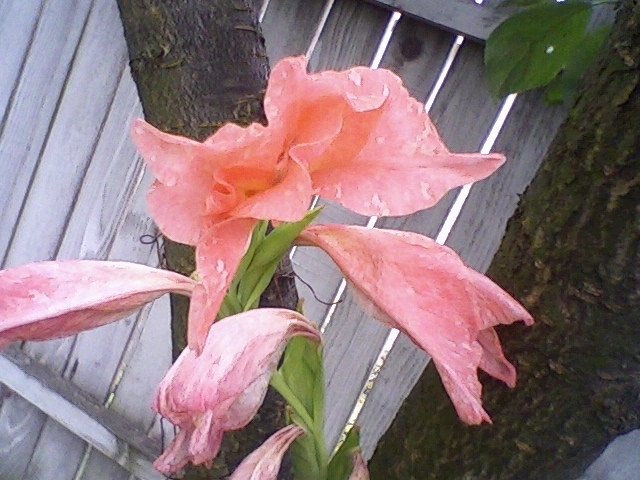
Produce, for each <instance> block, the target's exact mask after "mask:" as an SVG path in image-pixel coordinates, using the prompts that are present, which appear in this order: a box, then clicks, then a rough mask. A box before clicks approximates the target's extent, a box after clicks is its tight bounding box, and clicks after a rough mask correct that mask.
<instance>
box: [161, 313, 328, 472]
mask: <svg viewBox="0 0 640 480" xmlns="http://www.w3.org/2000/svg"><path fill="white" fill-rule="evenodd" d="M296 335H303V336H306V337H309V338H312V339H315V340H316V341H320V333H319V332H318V330H317V329H316V327H315V326H314V325H313V324H312V323H310V322H309V321H307V320H306V319H305V318H304V317H303V316H302V315H300V314H299V313H297V312H294V311H292V310H285V309H277V308H274V309H271V308H260V309H256V310H250V311H248V312H244V313H240V314H238V315H234V316H231V317H226V318H223V319H222V320H219V321H217V322H216V323H214V324H213V325H212V326H211V329H210V330H209V334H208V336H207V338H206V342H205V345H204V348H203V350H202V353H201V354H200V355H198V354H197V353H196V352H195V351H194V350H192V349H191V348H189V347H187V348H186V349H185V350H184V351H183V352H182V354H181V355H180V357H178V359H177V360H176V362H175V363H174V364H173V366H172V367H171V369H170V370H169V372H168V373H167V375H166V376H165V378H164V379H163V380H162V382H161V383H160V385H159V387H158V390H157V392H156V396H155V399H154V402H153V408H154V410H156V411H157V412H158V413H160V414H161V415H162V416H163V417H165V418H167V419H169V420H170V421H171V422H172V423H173V424H175V425H177V426H179V427H180V432H179V433H178V435H177V436H176V437H175V438H174V440H173V442H172V443H171V445H169V447H168V448H167V450H166V451H165V452H164V453H163V455H162V456H161V457H160V458H158V459H157V460H156V461H155V463H154V466H155V467H156V468H157V469H158V470H159V471H160V472H162V473H164V474H166V475H169V474H171V473H172V472H175V471H177V470H179V469H180V468H182V467H183V466H184V465H186V464H187V462H189V461H191V462H193V463H194V464H201V463H205V464H208V465H210V464H211V460H212V459H213V458H214V457H215V456H216V455H217V453H218V450H219V449H220V442H221V441H222V435H223V433H224V432H225V431H226V430H237V429H239V428H242V427H244V426H245V425H246V424H247V423H249V422H250V421H251V419H252V418H253V416H254V415H255V414H256V412H257V411H258V408H259V407H260V404H261V403H262V401H263V399H264V395H265V393H266V391H267V386H268V384H269V379H270V378H271V375H272V373H273V371H274V370H275V368H276V366H277V364H278V361H279V359H280V356H281V355H282V352H283V350H284V348H285V346H286V343H287V341H288V340H289V339H290V338H291V337H293V336H296Z"/></svg>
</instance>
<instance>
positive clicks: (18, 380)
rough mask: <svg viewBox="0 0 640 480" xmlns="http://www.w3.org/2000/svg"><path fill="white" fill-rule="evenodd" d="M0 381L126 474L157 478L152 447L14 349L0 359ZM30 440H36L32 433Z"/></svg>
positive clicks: (155, 450) (155, 449)
mask: <svg viewBox="0 0 640 480" xmlns="http://www.w3.org/2000/svg"><path fill="white" fill-rule="evenodd" d="M0 382H1V383H3V384H5V385H6V386H7V387H9V388H10V389H11V390H13V391H15V392H16V393H18V394H19V395H20V396H21V397H23V398H24V399H25V400H27V401H28V402H30V403H31V404H33V405H35V406H36V407H38V408H39V409H40V410H42V411H43V412H44V413H46V414H47V415H49V416H50V417H51V418H53V419H55V420H56V421H57V422H59V423H60V424H61V425H63V426H64V427H65V428H67V429H69V430H70V431H72V432H74V433H75V434H76V435H78V436H79V437H80V438H82V439H83V440H85V441H86V442H88V443H89V444H90V445H93V446H94V447H96V448H97V449H98V450H100V451H101V452H102V453H104V454H105V455H106V456H108V457H109V458H111V459H112V460H114V461H115V462H117V463H118V464H119V465H122V466H123V467H125V468H126V469H127V470H129V471H130V472H132V473H135V474H136V475H137V476H140V477H141V478H162V477H161V476H159V474H158V473H157V472H156V471H155V470H154V469H153V467H152V466H151V463H150V459H153V458H154V457H155V456H156V455H157V454H158V452H159V451H160V446H159V445H158V444H157V443H155V442H154V441H153V440H151V439H149V438H148V437H147V436H146V435H145V433H144V432H140V431H138V430H136V429H135V428H134V427H133V426H132V425H131V424H129V423H127V422H123V421H122V419H121V418H120V417H119V416H118V415H116V414H114V413H113V412H111V411H109V410H107V409H105V408H103V407H102V406H100V405H99V404H96V403H95V402H94V401H92V400H91V399H90V398H89V397H87V395H86V394H85V393H84V392H83V391H82V390H80V389H79V388H78V387H77V386H75V385H73V384H72V383H70V382H69V381H67V380H65V379H63V378H60V377H57V376H55V375H53V374H52V373H51V372H50V371H49V370H47V369H46V367H44V366H42V365H39V364H38V363H37V362H33V361H32V360H31V359H30V358H29V357H27V356H26V355H24V354H23V353H21V352H20V351H19V350H17V349H15V348H13V349H7V350H6V351H5V352H4V354H3V355H0ZM21 410H22V415H24V409H21ZM17 411H18V412H20V410H17ZM29 438H33V441H34V442H35V439H37V435H34V436H33V437H29ZM30 449H33V446H31V447H30Z"/></svg>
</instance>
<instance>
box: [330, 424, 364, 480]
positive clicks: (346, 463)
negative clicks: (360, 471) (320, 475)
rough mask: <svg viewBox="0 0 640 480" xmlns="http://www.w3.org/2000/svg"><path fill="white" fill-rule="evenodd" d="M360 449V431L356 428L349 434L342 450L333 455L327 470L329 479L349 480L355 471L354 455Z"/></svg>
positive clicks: (339, 449) (341, 446) (341, 447)
mask: <svg viewBox="0 0 640 480" xmlns="http://www.w3.org/2000/svg"><path fill="white" fill-rule="evenodd" d="M358 448H360V429H359V428H358V427H357V426H356V427H353V428H352V429H351V430H349V432H348V433H347V436H346V437H345V439H344V442H342V445H340V448H338V450H337V451H336V453H334V454H333V457H331V461H330V462H329V468H328V469H327V478H330V479H331V480H347V479H348V478H349V476H350V475H351V471H352V470H353V458H352V456H351V455H352V453H353V451H354V450H356V449H358Z"/></svg>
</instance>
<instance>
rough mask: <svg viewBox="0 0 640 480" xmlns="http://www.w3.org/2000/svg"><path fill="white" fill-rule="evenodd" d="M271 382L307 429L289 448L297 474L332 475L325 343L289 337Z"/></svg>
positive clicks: (305, 478) (309, 477) (314, 479)
mask: <svg viewBox="0 0 640 480" xmlns="http://www.w3.org/2000/svg"><path fill="white" fill-rule="evenodd" d="M271 385H272V386H273V387H274V388H275V389H276V390H277V391H278V392H280V394H281V395H282V396H283V398H284V399H285V400H286V401H287V402H288V403H289V406H290V415H291V418H292V420H293V421H294V422H296V423H298V424H299V425H302V426H303V427H304V428H305V429H306V430H307V435H306V436H304V437H302V438H299V439H298V440H296V442H294V443H293V445H292V447H291V450H290V453H291V460H292V464H293V469H294V473H295V478H296V479H301V480H327V478H331V477H327V476H326V469H327V462H328V455H327V448H326V442H325V439H324V371H323V364H322V346H321V345H317V344H316V343H314V342H313V341H311V340H310V339H308V338H305V337H294V338H292V339H291V340H289V343H288V344H287V348H286V350H285V352H284V356H283V358H282V364H281V366H280V369H279V370H278V371H277V372H276V373H275V374H274V375H273V377H272V378H271Z"/></svg>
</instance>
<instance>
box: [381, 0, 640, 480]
mask: <svg viewBox="0 0 640 480" xmlns="http://www.w3.org/2000/svg"><path fill="white" fill-rule="evenodd" d="M639 125H640V3H639V2H638V1H637V0H635V1H630V0H626V1H625V2H624V7H623V9H622V10H621V12H620V14H619V16H618V19H617V21H616V25H615V27H614V30H613V33H612V36H611V38H610V40H609V42H608V44H607V47H606V48H605V50H603V52H602V56H601V60H600V61H599V62H598V63H597V65H596V66H595V67H594V68H593V69H592V70H591V72H590V73H589V75H588V76H587V77H586V78H585V83H584V84H583V88H582V93H581V95H580V96H579V97H578V99H577V101H576V104H575V105H574V107H573V108H572V110H571V112H570V114H569V116H568V118H567V120H566V122H565V124H564V125H563V127H562V128H561V129H560V131H559V133H558V135H557V137H556V139H555V140H554V142H553V144H552V146H551V147H550V150H549V152H548V154H547V156H546V159H545V161H544V162H543V165H542V167H541V169H540V171H539V172H538V174H537V176H536V178H535V179H534V181H533V183H532V184H531V185H530V187H529V188H528V189H527V191H526V192H525V194H524V196H523V198H522V201H521V204H520V206H519V208H518V211H517V212H516V214H515V216H514V218H512V220H511V221H510V223H509V225H508V228H507V233H506V236H505V238H504V239H503V243H502V245H501V248H500V250H499V252H498V254H497V255H496V257H495V259H494V262H493V264H492V266H491V268H490V269H489V276H491V277H492V278H493V279H495V280H496V282H497V283H498V284H501V285H503V286H506V287H508V289H509V290H511V292H512V293H513V294H514V295H515V297H516V298H520V299H521V300H522V301H523V303H524V304H525V306H526V307H527V308H528V309H529V310H530V311H531V313H532V314H533V316H534V317H535V318H536V320H537V323H536V324H535V326H533V327H531V328H526V327H523V326H522V325H514V326H509V327H506V328H501V329H500V330H499V334H500V337H501V338H502V341H503V345H504V347H505V351H506V354H507V357H508V358H510V359H512V360H513V361H514V363H515V365H516V367H517V369H518V376H519V378H518V385H517V386H516V388H515V389H513V390H510V389H508V388H506V387H504V385H502V384H500V383H499V382H496V381H493V380H492V379H488V378H487V377H486V376H483V377H482V378H483V380H484V381H485V382H484V383H485V392H484V398H483V400H484V404H485V406H486V408H487V410H488V411H489V412H490V414H491V415H492V417H493V421H494V424H493V425H482V426H480V427H469V426H465V425H463V424H462V423H461V422H460V421H459V420H458V419H457V417H456V416H455V413H454V411H453V409H452V407H451V404H450V401H449V399H448V398H447V396H446V394H445V393H444V390H443V388H442V386H441V384H440V380H439V378H438V376H437V373H436V372H435V369H434V368H433V366H432V365H430V366H429V367H428V368H427V370H426V371H425V373H424V374H423V376H422V378H421V379H420V381H419V382H418V384H417V386H416V387H415V389H414V390H413V391H412V393H411V394H410V396H409V397H408V398H407V400H406V401H405V403H404V405H403V407H402V409H401V410H400V412H399V414H398V416H397V417H396V419H395V421H394V423H393V425H392V427H391V428H390V430H389V432H388V433H387V434H386V435H385V436H384V437H383V439H382V441H381V442H380V444H379V445H378V449H377V450H376V452H375V454H374V457H373V458H372V460H371V462H370V469H371V473H372V478H379V479H381V478H386V479H389V478H398V479H435V478H437V479H446V480H451V479H476V478H482V479H514V478H517V479H525V478H526V479H529V478H530V479H540V478H544V479H556V478H557V479H565V480H566V479H571V478H575V477H577V476H578V475H579V474H581V473H582V472H583V471H584V469H585V468H586V466H587V465H588V464H589V463H590V462H591V461H592V460H593V459H594V458H595V457H596V456H597V455H598V454H599V452H600V451H601V450H602V449H603V448H604V446H605V445H606V444H607V443H608V442H609V441H610V440H611V439H612V438H614V437H616V436H617V435H619V434H622V433H625V432H628V431H630V430H632V429H636V428H638V427H640V325H639V324H638V311H639V310H640V251H639V248H640V207H639V205H640V128H639Z"/></svg>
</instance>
